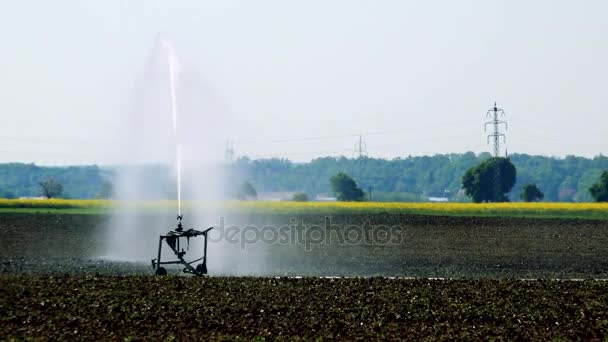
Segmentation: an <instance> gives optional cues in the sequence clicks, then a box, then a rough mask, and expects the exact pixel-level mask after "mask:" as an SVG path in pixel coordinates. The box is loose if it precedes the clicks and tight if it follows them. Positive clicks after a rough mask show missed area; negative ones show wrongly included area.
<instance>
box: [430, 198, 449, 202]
mask: <svg viewBox="0 0 608 342" xmlns="http://www.w3.org/2000/svg"><path fill="white" fill-rule="evenodd" d="M428 200H429V202H449V201H450V199H449V198H447V197H428Z"/></svg>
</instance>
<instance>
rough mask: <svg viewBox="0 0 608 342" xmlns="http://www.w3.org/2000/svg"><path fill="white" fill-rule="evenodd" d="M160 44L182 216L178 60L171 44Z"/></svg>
mask: <svg viewBox="0 0 608 342" xmlns="http://www.w3.org/2000/svg"><path fill="white" fill-rule="evenodd" d="M159 41H160V44H161V45H162V46H163V48H164V49H165V50H166V52H167V61H168V64H169V94H170V96H171V118H172V119H173V134H175V137H176V141H177V143H176V146H175V165H176V170H177V175H176V177H177V182H176V183H177V214H178V215H179V216H181V215H182V170H181V169H182V159H181V153H182V148H181V144H180V143H179V132H178V130H177V78H178V76H179V75H178V73H179V69H180V67H179V60H178V59H177V56H176V54H175V50H174V49H173V46H172V45H171V43H169V42H168V41H167V40H166V39H164V38H160V39H159Z"/></svg>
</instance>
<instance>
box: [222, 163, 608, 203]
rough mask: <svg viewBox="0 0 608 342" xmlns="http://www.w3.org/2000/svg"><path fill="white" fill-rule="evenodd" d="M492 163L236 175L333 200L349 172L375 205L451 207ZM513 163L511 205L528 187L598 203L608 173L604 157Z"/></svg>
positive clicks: (280, 167) (294, 168)
mask: <svg viewBox="0 0 608 342" xmlns="http://www.w3.org/2000/svg"><path fill="white" fill-rule="evenodd" d="M490 159H491V155H490V154H489V153H481V154H475V153H473V152H467V153H454V154H438V155H434V156H416V157H407V158H396V159H392V160H386V159H377V158H369V157H362V158H356V159H352V158H346V157H323V158H317V159H314V160H312V161H311V162H308V163H294V162H291V161H289V160H287V159H263V160H251V159H249V158H246V157H243V158H240V159H238V160H237V161H236V162H235V163H234V165H233V166H232V171H233V172H236V173H238V174H239V175H240V177H241V178H242V179H246V180H248V181H249V182H250V183H251V184H253V186H255V188H256V189H257V190H258V192H275V191H293V192H302V193H306V194H308V196H309V197H311V198H314V196H316V195H317V194H332V188H331V184H330V179H331V177H332V176H334V175H336V174H338V173H340V172H343V173H345V174H347V175H349V176H350V177H352V178H353V179H354V180H355V181H356V183H357V184H358V186H359V187H360V188H361V189H362V190H363V191H365V192H366V193H367V192H371V193H372V194H373V197H374V200H387V201H421V200H426V199H427V198H428V197H443V196H445V197H448V198H449V199H450V200H451V201H468V200H469V198H470V197H469V196H467V194H466V193H465V191H464V190H463V184H462V183H463V182H462V181H463V176H464V175H465V173H466V172H467V170H469V169H470V168H472V167H474V166H477V165H479V164H481V163H482V162H484V161H486V160H490ZM509 160H510V162H511V163H512V164H513V165H514V167H515V169H516V170H517V177H516V179H515V181H514V184H513V186H512V188H513V189H517V191H511V192H509V193H505V194H504V195H505V196H506V197H507V199H508V200H510V201H518V200H520V199H521V197H520V196H521V192H520V190H521V189H523V187H524V185H527V184H530V185H531V184H534V185H535V186H536V187H537V188H538V189H541V190H542V193H543V200H545V201H566V202H573V201H576V202H588V201H593V198H592V196H591V194H590V192H589V188H590V187H591V186H592V185H593V184H594V183H595V182H597V180H598V179H599V178H600V176H601V174H602V172H603V171H605V170H608V157H605V156H603V155H599V156H596V157H594V158H584V157H577V156H567V157H565V158H555V157H546V156H532V155H527V154H514V155H511V156H509Z"/></svg>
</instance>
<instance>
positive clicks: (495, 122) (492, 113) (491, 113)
mask: <svg viewBox="0 0 608 342" xmlns="http://www.w3.org/2000/svg"><path fill="white" fill-rule="evenodd" d="M504 116H505V111H504V110H502V109H500V108H498V107H496V102H494V108H491V109H489V110H488V113H487V114H486V117H488V118H492V120H491V121H488V122H486V124H485V125H484V131H487V130H488V125H492V126H493V131H492V134H488V144H489V143H490V139H492V140H493V142H494V157H498V156H499V155H500V138H501V137H502V139H503V142H504V143H505V144H506V143H507V136H506V135H505V134H504V133H502V132H500V125H505V131H506V130H508V129H509V125H508V124H507V122H506V121H502V120H500V119H499V117H504ZM505 152H506V149H505Z"/></svg>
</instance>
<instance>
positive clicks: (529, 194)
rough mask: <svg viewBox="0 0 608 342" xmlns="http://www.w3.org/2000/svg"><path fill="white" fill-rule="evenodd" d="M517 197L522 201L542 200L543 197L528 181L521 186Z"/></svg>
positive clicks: (534, 185)
mask: <svg viewBox="0 0 608 342" xmlns="http://www.w3.org/2000/svg"><path fill="white" fill-rule="evenodd" d="M519 197H520V198H521V199H522V201H524V202H538V201H542V200H543V198H544V197H545V194H543V192H542V191H540V189H539V188H538V187H537V186H536V184H534V183H528V184H526V185H524V187H523V188H522V191H521V194H520V195H519Z"/></svg>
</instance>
